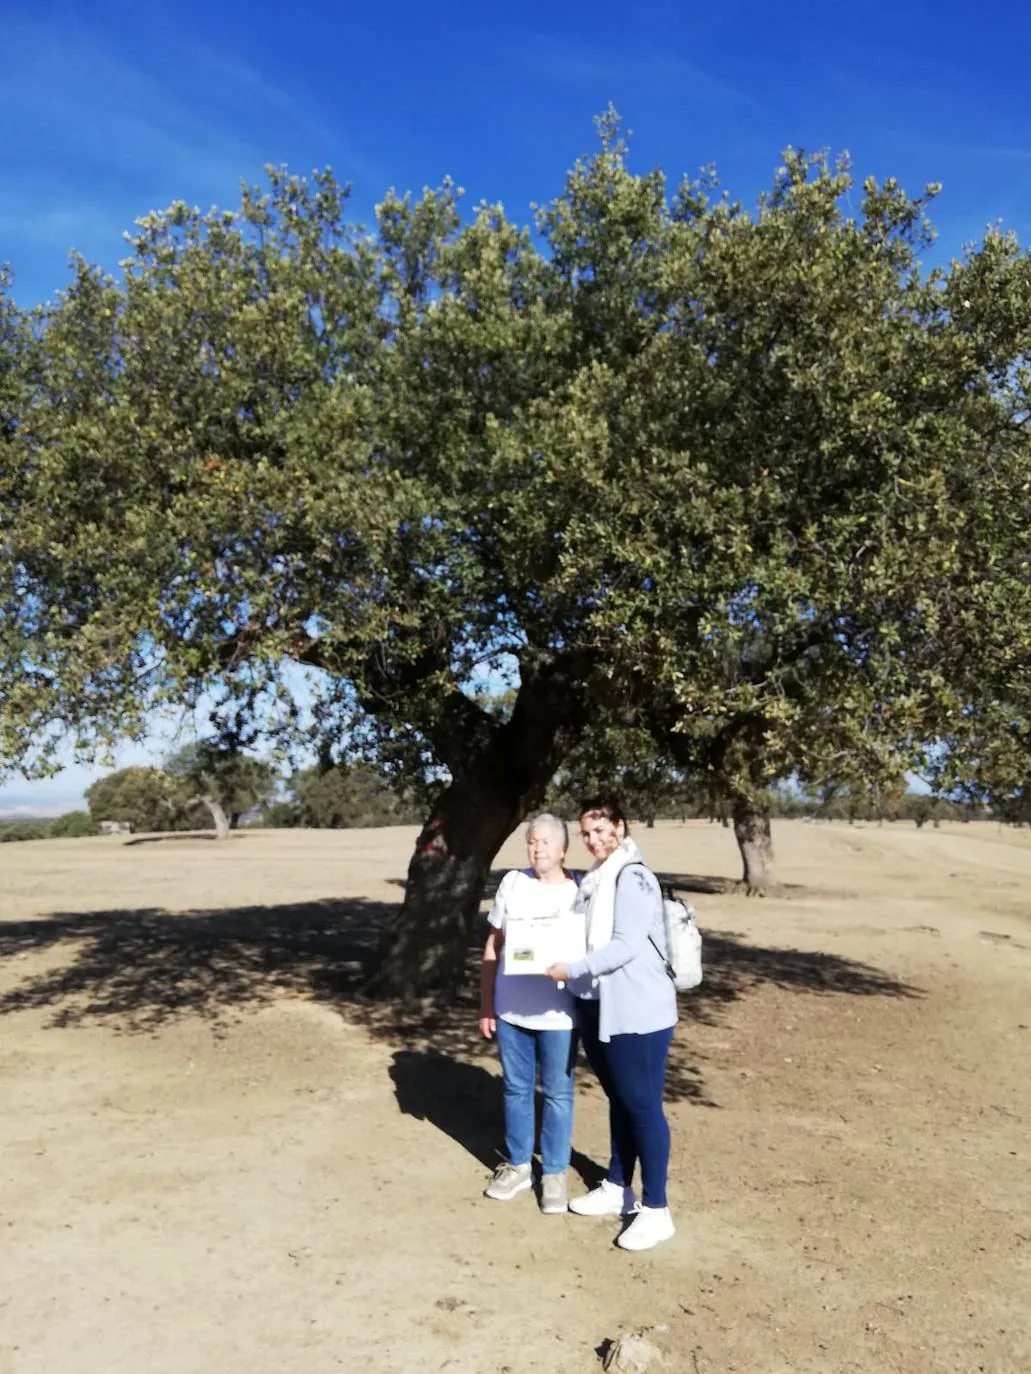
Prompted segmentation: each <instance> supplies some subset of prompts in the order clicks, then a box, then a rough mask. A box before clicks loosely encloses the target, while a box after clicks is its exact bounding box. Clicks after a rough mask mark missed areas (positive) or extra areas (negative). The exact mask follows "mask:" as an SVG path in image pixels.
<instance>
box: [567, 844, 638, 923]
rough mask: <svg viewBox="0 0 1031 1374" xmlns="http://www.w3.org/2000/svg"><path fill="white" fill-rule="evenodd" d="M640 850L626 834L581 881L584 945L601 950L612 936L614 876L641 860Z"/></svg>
mask: <svg viewBox="0 0 1031 1374" xmlns="http://www.w3.org/2000/svg"><path fill="white" fill-rule="evenodd" d="M642 862H643V860H642V858H641V851H640V850H639V849H638V847H637V845H636V844H634V842H633V840H632V839H631V838H630V836H629V835H628V836H627V837H626V839H625V840H624V841H623V843H622V844H621V845H620V846H619V847H618V849H614V850H613V851H612V853H611V854H610V855H609V856H608V858H607V859H604V860H603V861H602V862H601V863H596V864H595V865H594V867H593V868H591V869H589V870H588V872H587V873H586V874H585V875H584V878H583V881H582V882H581V884H580V892H579V894H578V900H577V906H579V907H582V908H583V909H584V910H585V911H586V913H587V948H588V949H600V948H601V946H602V945H607V944H608V942H609V941H610V940H611V939H612V927H613V924H614V922H615V916H616V879H617V878H618V877H619V875H620V872H621V871H622V870H623V869H624V868H626V866H627V864H639V863H642Z"/></svg>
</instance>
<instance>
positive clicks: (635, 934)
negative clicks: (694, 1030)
mask: <svg viewBox="0 0 1031 1374" xmlns="http://www.w3.org/2000/svg"><path fill="white" fill-rule="evenodd" d="M580 836H581V839H582V840H583V842H584V844H585V845H586V847H587V849H588V850H589V852H590V853H591V855H592V856H593V857H594V865H593V867H592V868H591V869H590V871H589V872H588V873H587V875H586V876H585V878H584V880H583V882H582V883H581V885H580V892H579V895H578V905H582V906H583V907H584V909H585V912H586V919H587V954H586V956H585V957H584V958H583V959H579V960H577V961H576V962H575V963H570V964H568V965H567V964H553V965H552V966H551V967H550V968H549V969H548V976H549V977H550V978H553V979H555V981H556V982H560V983H567V984H568V986H569V988H570V990H571V991H572V992H573V993H574V994H575V995H576V998H577V1001H576V1016H577V1024H578V1025H579V1028H580V1039H581V1041H582V1042H583V1046H584V1050H585V1052H586V1054H587V1059H588V1062H589V1063H590V1065H591V1068H592V1069H593V1070H594V1072H595V1073H596V1074H597V1075H598V1080H599V1082H600V1083H601V1085H602V1087H603V1088H604V1090H605V1095H606V1096H607V1097H608V1099H609V1131H610V1135H611V1159H610V1162H609V1171H608V1176H607V1178H605V1179H604V1180H603V1182H602V1183H601V1185H600V1186H599V1187H597V1188H595V1189H593V1190H592V1191H591V1192H589V1193H587V1194H586V1195H585V1196H583V1197H580V1198H575V1199H574V1200H573V1201H572V1202H570V1204H569V1209H570V1211H572V1212H577V1213H579V1214H580V1215H581V1216H626V1215H628V1214H631V1213H632V1214H633V1220H632V1222H631V1223H630V1225H629V1226H628V1227H627V1228H626V1230H624V1231H623V1232H622V1234H621V1235H620V1236H619V1237H618V1238H617V1241H616V1243H617V1245H620V1246H621V1247H622V1248H623V1249H624V1250H650V1249H651V1247H652V1246H653V1245H658V1244H659V1243H660V1241H664V1240H668V1239H669V1238H670V1236H672V1235H673V1233H674V1230H675V1227H674V1225H673V1218H672V1217H671V1215H670V1211H669V1206H668V1204H667V1199H666V1174H667V1172H668V1169H669V1125H668V1123H667V1121H666V1117H665V1115H664V1113H663V1110H662V1095H663V1089H664V1087H665V1080H666V1058H667V1055H668V1053H669V1047H670V1043H671V1041H672V1039H673V1027H674V1026H675V1025H676V1021H677V997H676V989H675V987H674V985H673V982H672V979H671V978H670V976H669V974H668V973H667V970H666V929H665V920H664V918H663V908H662V892H661V890H660V888H659V884H658V881H657V880H656V877H655V875H654V873H652V872H651V870H650V869H649V868H647V867H646V866H645V864H644V862H643V860H642V858H641V853H640V850H639V849H638V848H637V845H636V844H635V843H634V841H633V840H632V839H631V838H630V835H629V831H628V826H627V821H626V816H625V815H624V814H623V810H622V808H621V806H620V804H619V801H618V800H617V798H616V797H615V796H613V795H611V794H603V795H601V796H596V797H591V798H590V799H588V800H587V801H585V802H584V803H583V806H582V807H581V812H580ZM638 1161H640V1165H641V1185H642V1196H641V1204H640V1206H638V1205H637V1203H636V1201H635V1198H634V1192H633V1180H634V1170H635V1168H636V1166H637V1163H638Z"/></svg>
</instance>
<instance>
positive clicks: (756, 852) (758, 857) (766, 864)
mask: <svg viewBox="0 0 1031 1374" xmlns="http://www.w3.org/2000/svg"><path fill="white" fill-rule="evenodd" d="M734 838H735V839H736V840H737V845H738V849H739V850H740V851H741V863H742V868H743V872H742V876H741V881H742V883H743V884H744V888H745V892H746V893H747V895H748V896H749V897H764V896H765V895H766V892H767V889H768V888H769V887H771V886H772V884H773V881H774V873H773V836H772V834H771V832H770V808H769V807H768V806H764V805H762V804H761V803H758V802H755V801H750V800H748V799H746V798H744V797H740V798H738V799H737V800H736V801H735V802H734Z"/></svg>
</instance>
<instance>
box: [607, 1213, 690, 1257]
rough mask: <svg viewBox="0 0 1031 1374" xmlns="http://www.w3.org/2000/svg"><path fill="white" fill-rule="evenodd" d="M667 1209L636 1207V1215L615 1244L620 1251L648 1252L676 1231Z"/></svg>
mask: <svg viewBox="0 0 1031 1374" xmlns="http://www.w3.org/2000/svg"><path fill="white" fill-rule="evenodd" d="M676 1229H677V1228H676V1227H675V1226H674V1225H673V1218H672V1217H671V1216H670V1211H669V1208H668V1207H638V1209H637V1215H636V1216H635V1217H634V1219H633V1221H632V1222H631V1223H630V1225H629V1226H628V1227H627V1228H626V1230H625V1231H624V1232H623V1234H622V1235H621V1236H617V1237H616V1244H617V1245H618V1246H619V1247H620V1249H621V1250H650V1249H651V1248H652V1246H653V1245H659V1244H661V1243H662V1241H664V1240H669V1238H670V1236H672V1235H673V1233H674V1232H675V1231H676Z"/></svg>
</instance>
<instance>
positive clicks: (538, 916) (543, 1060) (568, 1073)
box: [480, 815, 586, 1213]
mask: <svg viewBox="0 0 1031 1374" xmlns="http://www.w3.org/2000/svg"><path fill="white" fill-rule="evenodd" d="M568 847H569V832H568V830H567V828H566V823H565V821H561V820H559V819H558V818H557V817H556V816H551V815H543V816H537V817H536V819H534V820H532V821H531V822H530V824H529V826H528V828H527V831H526V851H527V855H528V857H529V860H530V867H529V868H528V869H513V870H512V871H511V872H510V873H506V874H505V876H504V878H502V880H501V883H500V885H499V887H498V891H497V896H496V897H495V899H494V905H493V906H492V907H491V911H490V915H489V917H488V919H489V921H490V925H491V931H490V934H489V935H488V937H487V944H486V947H485V949H484V951H483V968H482V974H481V978H480V1030H481V1032H482V1033H483V1035H484V1036H485V1037H486V1038H487V1039H488V1040H489V1039H490V1037H491V1036H492V1035H494V1034H497V1039H498V1049H499V1050H500V1052H501V1071H502V1074H503V1076H504V1083H505V1154H506V1162H505V1163H504V1164H502V1165H500V1167H499V1168H498V1169H497V1171H496V1172H495V1174H494V1178H493V1179H492V1180H491V1183H490V1186H489V1187H488V1188H487V1190H486V1195H487V1197H490V1198H495V1199H497V1200H498V1201H499V1202H507V1201H508V1200H509V1199H510V1198H513V1197H515V1196H516V1195H517V1194H518V1193H521V1192H523V1191H524V1190H525V1189H527V1188H529V1187H530V1186H531V1182H532V1178H531V1157H532V1155H533V1145H534V1095H535V1088H536V1080H537V1069H538V1066H539V1068H540V1081H541V1095H542V1097H543V1110H542V1112H541V1169H542V1180H541V1211H542V1212H548V1213H554V1212H564V1211H565V1210H566V1203H567V1193H566V1170H567V1169H568V1167H569V1154H570V1140H571V1137H572V1132H573V1066H574V1063H575V1060H576V1031H575V1029H574V1027H573V1016H572V1011H573V1006H572V996H571V994H570V993H569V992H568V991H567V990H566V989H565V988H560V987H558V986H557V985H556V984H555V983H554V982H553V981H551V980H550V979H549V978H548V977H547V976H546V974H545V972H544V967H545V966H544V964H543V963H542V962H540V960H541V954H542V951H544V950H550V951H551V954H550V956H549V958H554V957H556V956H557V955H558V954H559V953H560V952H561V953H566V952H568V954H569V957H575V955H576V954H577V953H582V952H583V951H584V950H585V949H586V931H585V925H584V917H583V913H582V912H576V911H574V902H575V899H576V883H575V882H574V880H573V878H572V877H571V876H570V874H569V873H568V872H567V871H566V869H565V868H564V866H563V864H564V860H565V856H566V850H567V848H568ZM510 934H511V936H512V938H507V937H508V936H509V935H510ZM535 960H536V962H535ZM534 968H536V969H537V971H536V972H533V971H529V972H527V971H524V970H526V969H530V970H533V969H534Z"/></svg>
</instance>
